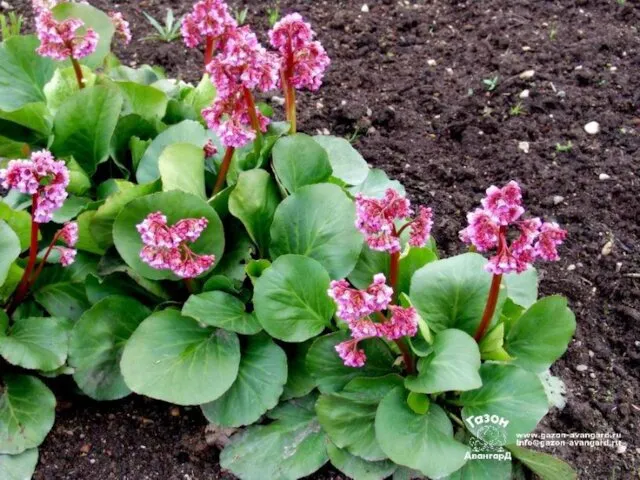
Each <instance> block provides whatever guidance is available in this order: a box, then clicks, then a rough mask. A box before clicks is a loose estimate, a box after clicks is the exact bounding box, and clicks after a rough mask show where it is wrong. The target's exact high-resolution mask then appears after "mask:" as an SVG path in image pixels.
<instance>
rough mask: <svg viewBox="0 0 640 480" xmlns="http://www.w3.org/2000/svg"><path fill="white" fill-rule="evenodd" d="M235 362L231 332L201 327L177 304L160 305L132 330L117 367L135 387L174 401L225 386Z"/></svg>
mask: <svg viewBox="0 0 640 480" xmlns="http://www.w3.org/2000/svg"><path fill="white" fill-rule="evenodd" d="M239 364H240V344H239V341H238V336H237V335H236V334H235V333H232V332H227V331H225V330H220V329H213V328H203V327H201V326H200V325H199V324H198V322H196V321H195V320H192V319H190V318H186V317H183V316H182V315H180V312H178V311H176V310H163V311H161V312H157V313H154V314H153V315H151V316H150V317H148V318H147V319H146V320H144V321H143V322H142V323H141V324H140V326H139V327H138V328H137V329H136V331H135V332H134V333H133V335H132V336H131V338H130V339H129V341H128V342H127V345H126V346H125V349H124V353H123V354H122V360H121V361H120V369H121V371H122V375H123V377H124V381H125V382H126V384H127V386H128V387H129V388H130V389H131V390H133V391H134V392H136V393H139V394H141V395H146V396H148V397H151V398H156V399H158V400H164V401H165V402H171V403H176V404H178V405H199V404H201V403H207V402H211V401H213V400H215V399H216V398H218V397H220V396H221V395H222V394H223V393H224V392H226V391H227V390H228V389H229V387H230V386H231V385H232V384H233V382H234V381H235V379H236V376H237V375H238V366H239Z"/></svg>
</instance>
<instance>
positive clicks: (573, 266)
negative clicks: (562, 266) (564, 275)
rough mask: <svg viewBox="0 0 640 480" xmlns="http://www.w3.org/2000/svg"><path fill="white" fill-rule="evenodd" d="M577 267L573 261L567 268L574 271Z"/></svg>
mask: <svg viewBox="0 0 640 480" xmlns="http://www.w3.org/2000/svg"><path fill="white" fill-rule="evenodd" d="M575 269H576V266H575V265H574V264H573V263H572V264H571V265H569V266H568V267H567V270H569V271H570V272H573V271H574V270H575Z"/></svg>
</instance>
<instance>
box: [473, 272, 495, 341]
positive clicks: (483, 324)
mask: <svg viewBox="0 0 640 480" xmlns="http://www.w3.org/2000/svg"><path fill="white" fill-rule="evenodd" d="M501 283H502V275H494V276H493V278H492V279H491V287H490V288H489V297H488V298H487V304H486V306H485V307H484V313H483V314H482V320H480V325H478V329H477V330H476V333H475V335H474V336H473V338H474V339H475V341H476V342H479V341H480V340H481V339H482V337H484V334H485V333H486V332H487V328H489V324H490V323H491V319H492V318H493V314H494V313H495V311H496V305H497V304H498V295H499V293H500V284H501Z"/></svg>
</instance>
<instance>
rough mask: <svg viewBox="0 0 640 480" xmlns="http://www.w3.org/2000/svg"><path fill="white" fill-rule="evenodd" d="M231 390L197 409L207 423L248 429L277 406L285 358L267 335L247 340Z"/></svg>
mask: <svg viewBox="0 0 640 480" xmlns="http://www.w3.org/2000/svg"><path fill="white" fill-rule="evenodd" d="M241 352H242V358H241V359H240V370H239V371H238V377H237V378H236V380H235V382H233V385H231V388H229V390H227V391H226V392H225V393H224V395H222V396H221V397H220V398H218V399H217V400H214V401H213V402H211V403H207V404H204V405H201V408H202V412H203V413H204V415H205V417H207V420H209V421H210V422H211V423H214V424H216V425H222V426H225V427H239V426H241V425H249V424H251V423H253V422H255V421H256V420H258V419H259V418H260V417H261V416H262V414H264V413H265V412H266V411H267V410H270V409H272V408H273V407H275V406H276V405H277V404H278V399H279V398H280V395H282V391H283V387H284V384H285V382H286V381H287V357H286V355H285V353H284V351H283V350H282V349H281V348H280V347H279V346H277V345H276V344H275V343H274V342H273V340H271V339H270V338H269V337H268V336H267V335H265V334H262V335H256V336H252V337H249V338H247V340H246V344H245V345H243V347H242V348H241Z"/></svg>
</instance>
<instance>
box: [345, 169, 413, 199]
mask: <svg viewBox="0 0 640 480" xmlns="http://www.w3.org/2000/svg"><path fill="white" fill-rule="evenodd" d="M388 188H393V189H394V190H395V191H397V192H398V193H399V194H400V195H405V189H404V187H403V186H402V184H401V183H400V182H398V181H397V180H389V177H387V174H386V173H385V172H384V171H382V170H378V169H377V168H374V169H371V170H369V175H367V178H365V180H364V182H362V183H361V184H360V185H356V186H355V187H351V188H349V193H351V194H352V195H355V194H356V193H362V194H363V195H364V196H367V197H375V198H382V197H383V196H384V192H386V191H387V189H388Z"/></svg>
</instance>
